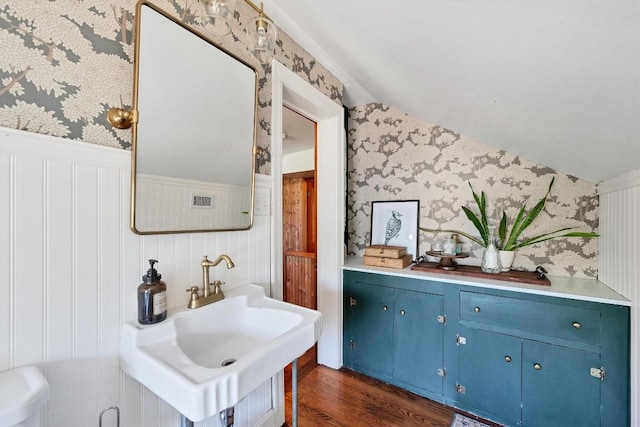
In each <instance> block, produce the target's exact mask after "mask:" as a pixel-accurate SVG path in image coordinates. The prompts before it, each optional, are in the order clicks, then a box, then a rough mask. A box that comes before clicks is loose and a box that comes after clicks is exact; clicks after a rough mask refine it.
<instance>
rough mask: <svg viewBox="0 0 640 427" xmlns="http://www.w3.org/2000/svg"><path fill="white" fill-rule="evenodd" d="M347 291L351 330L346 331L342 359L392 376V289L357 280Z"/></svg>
mask: <svg viewBox="0 0 640 427" xmlns="http://www.w3.org/2000/svg"><path fill="white" fill-rule="evenodd" d="M347 292H348V293H347V295H346V302H347V303H348V304H350V305H349V317H350V318H349V319H348V327H349V330H350V332H349V336H347V335H346V334H345V351H346V352H348V353H349V356H348V357H345V359H348V360H349V361H350V364H351V366H352V367H354V368H356V369H363V370H365V372H366V371H367V370H368V371H373V372H374V373H379V374H382V375H383V376H385V377H391V374H392V367H393V289H392V288H387V287H383V286H376V285H371V284H368V283H359V282H356V283H352V284H350V285H349V288H348V291H347ZM345 321H347V320H346V319H345ZM345 324H346V322H345Z"/></svg>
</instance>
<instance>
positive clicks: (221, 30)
mask: <svg viewBox="0 0 640 427" xmlns="http://www.w3.org/2000/svg"><path fill="white" fill-rule="evenodd" d="M203 3H204V11H205V17H204V21H205V22H206V23H209V24H212V27H213V29H212V31H213V33H214V34H216V35H218V36H226V35H227V34H229V33H230V32H231V25H230V24H229V18H230V16H231V15H233V11H234V10H235V8H236V0H204V2H203Z"/></svg>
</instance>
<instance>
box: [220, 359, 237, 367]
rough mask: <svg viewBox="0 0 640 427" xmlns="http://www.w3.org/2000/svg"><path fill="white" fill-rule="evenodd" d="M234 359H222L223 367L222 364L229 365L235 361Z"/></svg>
mask: <svg viewBox="0 0 640 427" xmlns="http://www.w3.org/2000/svg"><path fill="white" fill-rule="evenodd" d="M235 361H236V359H227V360H224V361H223V362H222V366H223V367H224V366H229V365H231V364H232V363H233V362H235Z"/></svg>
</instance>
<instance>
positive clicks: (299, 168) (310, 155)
mask: <svg viewBox="0 0 640 427" xmlns="http://www.w3.org/2000/svg"><path fill="white" fill-rule="evenodd" d="M315 168H316V165H315V150H313V149H311V150H303V151H297V152H295V153H291V154H287V155H286V156H282V173H293V172H303V171H312V170H314V169H315Z"/></svg>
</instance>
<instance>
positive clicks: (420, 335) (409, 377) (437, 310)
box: [393, 289, 444, 394]
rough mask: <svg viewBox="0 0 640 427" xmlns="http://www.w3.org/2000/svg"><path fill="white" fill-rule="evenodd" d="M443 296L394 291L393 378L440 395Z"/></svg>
mask: <svg viewBox="0 0 640 427" xmlns="http://www.w3.org/2000/svg"><path fill="white" fill-rule="evenodd" d="M443 298H444V297H443V296H442V295H434V294H426V293H422V292H414V291H406V290H400V289H398V290H396V293H395V305H394V308H395V310H394V337H395V341H394V351H393V354H394V360H393V379H394V380H395V381H401V382H404V383H407V384H411V385H414V386H417V387H420V388H423V389H426V390H430V391H433V392H435V393H437V394H442V382H443V377H442V376H441V375H439V374H438V369H441V368H443V367H444V362H443V323H441V322H439V321H438V315H441V314H443Z"/></svg>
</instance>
